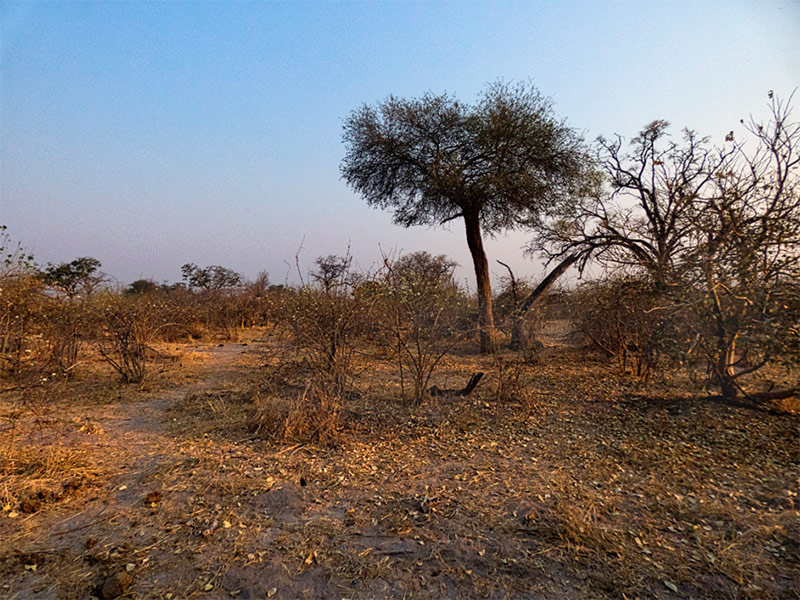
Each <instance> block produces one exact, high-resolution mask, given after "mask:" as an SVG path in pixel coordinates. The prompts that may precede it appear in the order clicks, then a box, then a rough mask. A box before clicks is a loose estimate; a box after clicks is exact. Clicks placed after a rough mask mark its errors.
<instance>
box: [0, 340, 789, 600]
mask: <svg viewBox="0 0 800 600" xmlns="http://www.w3.org/2000/svg"><path fill="white" fill-rule="evenodd" d="M246 342H247V343H244V342H243V343H233V344H232V343H225V344H223V345H222V346H219V345H217V344H213V345H207V346H202V345H195V346H191V347H188V346H187V347H186V348H183V349H182V352H183V357H184V359H185V358H186V357H188V356H189V355H191V356H192V357H193V359H192V360H188V359H186V360H183V359H182V360H181V361H180V362H176V363H175V364H174V365H172V366H171V367H170V369H172V370H173V371H174V374H175V376H174V377H172V378H166V379H163V380H162V381H161V383H160V384H159V385H157V386H153V387H152V388H151V389H149V390H138V391H137V390H134V391H131V390H130V389H126V390H125V393H124V394H118V395H117V396H115V395H114V394H105V395H104V396H103V399H102V400H98V396H97V394H95V395H94V396H92V397H91V398H83V399H81V398H80V397H76V395H75V394H72V395H70V396H69V397H66V396H65V397H64V398H61V399H59V398H51V399H50V400H49V402H48V403H47V404H46V405H45V406H39V407H38V408H37V410H35V411H21V410H20V408H19V405H18V404H16V403H15V402H14V400H13V398H11V396H10V395H6V397H4V399H3V400H0V412H2V416H3V417H4V422H3V423H4V424H3V427H4V428H3V431H2V438H1V439H0V443H2V446H0V448H2V452H3V456H2V467H3V470H2V480H0V494H1V495H2V499H3V503H4V506H3V507H2V508H3V510H2V513H0V539H2V541H3V543H2V547H0V597H2V598H8V599H23V598H42V599H45V598H81V599H83V598H88V597H90V596H95V597H106V598H112V597H127V598H174V599H179V598H209V599H210V598H242V599H245V598H249V599H254V598H335V599H337V600H338V599H341V598H537V599H538V598H541V599H557V598H636V597H638V598H742V599H744V598H798V597H800V590H799V589H798V584H797V581H798V580H800V545H799V543H798V540H800V531H799V530H798V505H797V503H798V495H797V494H798V463H799V462H800V459H799V457H798V444H797V441H798V435H797V434H798V418H797V416H796V415H793V414H788V413H779V412H764V411H756V410H752V409H748V408H745V407H731V406H727V405H724V404H721V403H719V402H714V401H711V400H708V399H701V398H700V397H699V396H700V395H701V394H698V391H697V390H696V389H689V387H688V385H683V384H681V385H678V384H676V383H667V382H663V381H662V382H659V381H655V382H651V383H648V384H644V383H641V382H637V381H635V380H632V379H630V378H623V377H620V376H618V375H617V374H616V373H615V371H614V368H613V365H609V364H608V363H607V361H605V360H604V359H602V358H601V357H597V356H594V355H592V354H590V353H586V352H584V351H579V350H578V349H573V348H569V347H566V346H564V345H563V344H557V343H556V342H555V341H553V340H550V341H549V342H548V343H547V344H546V346H547V347H546V348H545V349H544V351H543V352H542V355H541V357H540V359H539V361H538V363H536V364H532V365H524V364H520V363H518V362H517V361H516V360H515V359H514V357H512V356H511V355H508V356H501V357H500V358H499V359H497V358H487V357H481V356H478V355H475V354H473V353H471V352H469V351H464V352H463V353H461V354H459V355H457V356H452V357H448V359H447V361H446V364H445V365H444V366H443V367H442V369H441V374H440V376H439V377H438V378H437V379H436V381H435V383H437V384H438V385H440V386H441V387H443V388H447V387H460V385H463V384H464V383H465V382H466V381H467V379H468V378H469V375H470V374H471V373H472V372H475V371H479V370H480V371H485V372H486V373H487V376H486V377H485V378H484V381H483V382H482V383H481V384H480V385H479V386H478V388H477V390H476V391H475V393H473V394H472V395H470V396H468V397H465V398H446V399H436V398H432V399H429V400H428V401H427V402H426V403H424V404H423V405H422V406H419V407H413V406H409V405H408V404H406V403H404V402H402V400H401V398H400V394H399V381H398V379H397V376H396V374H395V369H394V367H393V365H392V364H391V363H389V362H381V361H379V360H376V359H374V358H370V359H366V358H365V359H364V361H365V362H364V368H363V369H362V373H361V376H360V378H359V379H358V381H357V388H358V391H359V393H358V394H353V395H352V397H350V398H348V399H346V400H345V402H344V404H343V407H342V413H341V418H342V428H341V431H340V432H339V433H338V436H337V442H336V443H335V444H329V445H325V446H320V445H313V444H300V443H277V442H275V441H271V440H270V438H269V436H267V435H264V433H265V432H257V431H256V430H254V429H253V422H254V421H253V420H254V418H255V413H256V407H255V404H256V402H255V398H257V397H258V398H260V399H261V400H260V401H261V402H263V401H264V398H265V397H268V396H269V394H274V393H276V392H275V390H276V387H275V377H274V374H275V368H274V364H273V363H274V362H275V357H276V349H275V343H274V342H267V341H266V340H258V339H253V338H250V339H246ZM298 368H299V367H298ZM300 379H301V378H300V377H299V376H298V377H297V378H296V379H293V377H292V376H291V375H287V376H285V377H283V378H282V379H281V382H282V383H281V386H280V388H279V389H280V393H297V389H299V388H300V387H301V384H299V383H298V381H300ZM75 385H78V384H75ZM293 386H294V387H293ZM295 388H297V389H295ZM293 390H294V391H293ZM267 401H268V400H267ZM6 424H8V425H6Z"/></svg>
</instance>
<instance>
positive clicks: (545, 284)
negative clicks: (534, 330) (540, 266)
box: [510, 254, 578, 350]
mask: <svg viewBox="0 0 800 600" xmlns="http://www.w3.org/2000/svg"><path fill="white" fill-rule="evenodd" d="M577 260H578V255H577V254H573V255H571V256H568V257H567V258H565V259H564V260H562V261H561V262H560V263H558V264H557V265H556V266H555V268H553V270H552V271H550V273H549V274H548V275H547V277H545V278H544V279H542V282H541V283H540V284H539V285H537V286H536V289H535V290H533V291H532V292H531V293H530V295H529V296H528V297H527V298H526V299H525V302H523V303H522V304H521V305H520V306H519V308H518V309H517V310H515V311H514V321H513V325H512V328H511V344H510V348H511V349H512V350H522V349H523V348H525V344H526V342H527V340H525V328H524V326H523V325H524V322H523V319H524V316H525V313H526V312H528V309H530V307H531V306H533V305H534V304H535V303H536V301H537V300H538V299H539V298H541V297H542V296H543V295H544V293H545V292H546V291H547V290H549V289H550V288H551V287H553V284H554V283H555V282H556V280H557V279H558V278H559V277H561V276H562V275H563V274H564V273H565V272H566V270H567V269H569V268H570V267H571V266H572V265H573V264H574V263H575V262H576V261H577Z"/></svg>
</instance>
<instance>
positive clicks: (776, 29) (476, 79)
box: [0, 0, 800, 286]
mask: <svg viewBox="0 0 800 600" xmlns="http://www.w3.org/2000/svg"><path fill="white" fill-rule="evenodd" d="M498 79H503V80H506V81H526V82H532V83H533V84H534V85H535V86H536V87H537V88H538V89H539V90H540V92H541V93H542V94H544V95H545V96H548V97H549V98H551V99H552V102H553V105H554V110H555V112H556V114H557V115H558V116H559V117H561V118H565V119H566V120H567V122H568V123H569V124H570V125H571V126H572V127H574V128H575V129H577V130H578V131H580V132H581V133H582V134H583V135H584V137H585V138H586V139H587V140H593V139H595V138H596V137H597V136H598V135H606V136H608V135H612V134H614V133H619V134H621V135H624V136H626V137H633V136H634V135H635V134H636V133H637V132H638V131H639V130H640V129H641V128H642V127H643V126H644V125H645V124H647V123H649V122H650V121H652V120H654V119H667V120H668V121H670V122H671V123H672V124H673V133H674V134H675V135H679V133H680V130H681V129H682V128H684V127H689V128H691V129H695V130H696V131H698V132H700V133H702V134H704V135H709V136H711V138H712V141H717V142H721V141H722V138H723V137H724V135H725V134H726V133H727V132H728V131H730V130H735V131H740V130H741V126H740V125H739V120H740V119H742V118H744V119H745V120H746V119H747V118H748V117H749V115H753V116H755V117H757V118H766V117H767V92H768V91H769V90H774V91H775V93H776V94H777V95H778V96H780V97H782V98H786V97H788V96H789V95H790V94H791V93H792V91H793V90H794V89H795V88H796V87H797V86H798V85H800V1H799V0H794V1H790V2H781V1H764V0H762V1H751V0H748V1H745V2H740V1H736V0H725V1H720V2H710V1H707V2H703V1H692V2H689V1H685V2H684V1H670V0H660V1H653V2H651V1H646V0H644V1H643V0H636V1H622V0H620V1H603V0H598V1H589V0H585V1H582V0H562V1H544V0H543V1H529V2H500V1H494V2H488V1H487V2H482V1H458V2H432V1H430V2H415V1H402V2H400V1H385V2H379V1H371V2H349V1H339V2H312V1H306V2H219V3H217V2H208V1H204V2H199V1H198V2H192V1H183V2H177V1H175V2H130V3H128V2H80V3H78V2H31V1H26V2H11V1H6V0H2V1H0V224H5V225H7V226H8V233H9V234H10V235H11V237H12V239H13V240H15V241H19V242H21V243H22V244H23V246H24V247H25V248H26V249H27V250H29V251H31V252H33V254H34V255H35V257H36V260H37V262H39V263H40V264H46V263H48V262H53V263H60V262H65V261H70V260H72V259H74V258H76V257H79V256H92V257H95V258H97V259H99V260H100V261H101V262H102V264H103V270H104V271H105V272H106V273H108V274H109V275H110V276H112V277H114V278H115V279H116V280H117V281H119V282H120V283H129V282H131V281H133V280H135V279H139V278H152V279H154V280H156V281H169V282H172V281H178V280H180V277H181V273H180V267H181V265H182V264H184V263H187V262H193V263H196V264H198V265H200V266H206V265H223V266H226V267H228V268H231V269H234V270H236V271H238V272H240V273H242V274H244V275H245V276H246V277H249V278H255V277H256V275H257V274H258V273H259V272H261V271H267V272H268V273H269V274H270V280H271V281H272V282H273V283H284V282H286V281H288V282H290V283H293V282H297V279H298V277H297V272H296V269H295V256H296V255H298V253H299V259H300V264H301V272H306V271H307V269H308V268H309V265H310V264H311V263H312V262H313V260H314V258H316V257H317V256H322V255H328V254H344V253H345V252H347V251H348V248H349V251H350V253H351V254H352V255H353V257H354V260H355V263H356V264H357V265H358V266H359V267H360V268H361V269H364V270H367V269H370V268H371V267H373V266H374V265H375V264H376V263H378V262H379V261H380V257H381V254H382V253H389V254H397V253H398V252H413V251H417V250H428V251H430V252H432V253H434V254H439V253H444V254H447V255H449V256H450V257H451V258H453V259H454V260H456V261H457V262H459V263H460V264H461V265H462V268H461V269H460V270H459V271H458V277H459V278H460V279H461V280H462V281H463V282H464V283H466V284H467V285H470V286H472V285H473V283H472V282H473V281H474V279H473V277H472V275H471V269H470V265H471V262H470V258H469V253H468V251H467V247H466V240H465V234H464V231H463V225H462V224H461V223H460V222H458V221H454V222H451V223H450V224H449V225H448V226H446V227H439V228H429V227H413V228H409V229H404V228H402V227H399V226H396V225H394V224H392V220H391V213H389V212H385V211H381V210H379V209H374V208H371V207H369V206H367V204H366V203H365V202H364V201H363V200H362V199H361V198H359V197H358V195H356V194H355V193H354V192H352V191H351V190H350V189H349V188H348V187H347V185H346V184H345V183H344V182H343V181H342V180H341V179H340V173H339V164H340V162H341V160H342V158H343V156H344V153H345V148H344V145H343V143H342V139H341V136H342V125H343V122H344V120H345V119H346V118H347V116H348V115H349V114H350V112H351V111H353V110H354V109H357V108H358V107H359V106H361V105H362V104H365V103H366V104H375V103H377V102H380V101H381V100H383V99H385V98H386V97H387V96H389V95H390V94H392V95H395V96H400V97H409V98H410V97H416V96H419V95H422V94H424V93H425V92H427V91H432V92H435V93H442V92H447V93H450V94H453V95H455V96H456V97H458V98H460V99H462V100H464V101H468V102H471V101H474V100H475V99H476V97H477V95H478V94H479V93H480V92H481V90H482V89H484V88H485V86H486V85H487V84H488V83H490V82H493V81H496V80H498ZM798 101H800V100H798V99H796V100H795V104H796V103H797V102H798ZM529 237H530V236H529V234H526V233H525V232H524V231H515V232H509V233H508V234H505V235H501V236H498V237H497V238H495V239H492V240H489V241H488V243H487V253H488V255H489V260H490V261H491V270H492V275H493V278H494V279H495V280H496V279H497V277H498V276H500V275H503V274H504V273H505V270H504V269H503V267H501V266H500V265H498V264H497V263H495V262H494V261H495V259H500V260H503V261H504V262H507V263H509V264H510V265H512V267H513V268H514V269H515V271H516V272H517V274H518V275H528V276H531V277H537V276H540V275H541V273H542V263H541V261H540V260H536V259H531V258H529V257H525V256H524V255H523V251H522V249H523V247H524V245H525V243H526V241H527V240H528V239H529Z"/></svg>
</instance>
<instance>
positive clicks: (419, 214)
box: [341, 82, 591, 352]
mask: <svg viewBox="0 0 800 600" xmlns="http://www.w3.org/2000/svg"><path fill="white" fill-rule="evenodd" d="M343 140H344V143H345V146H346V148H347V153H346V155H345V158H344V160H343V161H342V164H341V173H342V177H343V178H344V179H345V181H347V183H348V184H349V185H350V186H351V187H352V188H353V189H354V190H355V191H356V192H358V193H360V194H361V195H362V196H363V197H364V199H365V200H366V201H367V202H368V203H369V204H370V205H373V206H378V207H381V208H391V209H393V210H394V220H395V222H396V223H398V224H399V225H403V226H404V227H408V226H411V225H426V224H427V225H436V224H444V223H446V222H448V221H451V220H454V219H463V220H464V226H465V230H466V236H467V245H468V247H469V251H470V254H471V255H472V262H473V266H474V269H475V279H476V282H477V291H478V312H479V319H478V320H479V324H478V325H479V331H480V342H481V351H482V352H494V350H495V349H496V341H495V329H494V320H493V316H492V293H491V283H490V279H489V263H488V260H487V258H486V252H485V250H484V247H483V234H489V235H492V234H496V233H499V232H501V231H504V230H506V229H510V228H514V227H518V226H521V225H525V226H534V227H535V226H537V225H539V224H540V223H541V222H542V217H543V215H544V214H546V213H548V212H549V211H551V210H554V209H556V208H557V207H559V206H560V205H562V204H564V203H569V202H571V201H572V200H573V199H574V198H576V197H577V195H579V194H580V193H581V192H582V191H583V188H584V186H585V184H586V182H587V180H588V179H589V178H587V174H588V173H590V172H591V161H590V160H589V157H588V153H587V152H586V150H585V148H584V144H583V141H582V139H581V137H580V136H579V135H578V134H577V133H576V132H575V131H574V130H573V129H571V128H569V127H568V126H567V125H566V124H565V123H564V121H562V120H559V119H558V118H557V117H556V116H555V115H554V113H553V110H552V106H551V103H550V102H549V101H548V100H547V99H545V98H543V97H542V96H541V94H540V93H539V92H538V91H537V90H536V88H534V87H533V86H532V85H526V84H519V85H508V84H505V83H502V82H497V83H494V84H492V85H490V86H488V87H487V88H486V90H485V91H484V92H483V93H482V94H481V95H480V96H479V97H478V100H477V102H476V103H475V104H466V103H462V102H459V101H458V100H456V99H455V98H454V97H452V96H450V95H448V94H442V95H435V94H433V93H427V94H425V95H423V96H422V97H421V98H414V99H402V98H396V97H393V96H390V97H389V98H388V99H387V100H385V101H383V102H380V103H378V104H377V105H376V106H368V105H364V106H362V107H361V108H359V109H357V110H355V111H354V112H353V113H352V114H351V115H350V116H349V117H348V119H347V120H346V121H345V124H344V135H343Z"/></svg>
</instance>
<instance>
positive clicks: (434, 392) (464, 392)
mask: <svg viewBox="0 0 800 600" xmlns="http://www.w3.org/2000/svg"><path fill="white" fill-rule="evenodd" d="M481 377H483V373H473V374H472V377H470V380H469V383H467V385H466V387H464V388H462V389H460V390H459V389H446V390H443V389H441V388H440V387H438V386H435V385H434V386H432V387H431V388H430V389H429V390H428V393H429V394H430V395H431V396H449V397H454V396H469V395H470V394H471V393H472V390H474V389H475V387H476V386H477V385H478V383H479V382H480V380H481Z"/></svg>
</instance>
